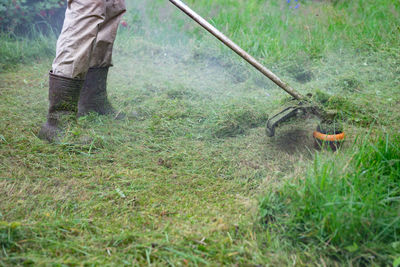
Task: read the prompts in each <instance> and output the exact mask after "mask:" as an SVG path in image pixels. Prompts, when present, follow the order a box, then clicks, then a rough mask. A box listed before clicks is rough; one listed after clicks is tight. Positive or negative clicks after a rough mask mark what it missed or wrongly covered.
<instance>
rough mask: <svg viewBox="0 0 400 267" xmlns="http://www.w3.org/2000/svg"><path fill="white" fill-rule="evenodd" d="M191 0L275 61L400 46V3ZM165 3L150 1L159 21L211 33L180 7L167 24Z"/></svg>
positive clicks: (193, 31) (194, 33)
mask: <svg viewBox="0 0 400 267" xmlns="http://www.w3.org/2000/svg"><path fill="white" fill-rule="evenodd" d="M186 2H187V3H188V4H189V6H191V7H192V8H193V9H194V10H195V11H197V12H198V13H199V14H201V15H202V16H204V17H205V18H206V19H207V20H209V21H210V22H211V23H212V24H214V25H215V26H216V27H217V28H219V29H220V30H221V31H222V32H224V33H226V34H227V35H228V36H229V37H230V38H231V39H232V40H234V41H235V42H237V43H238V44H239V45H241V46H242V47H243V48H244V49H246V50H248V51H249V52H250V53H252V54H254V55H256V56H257V57H263V58H265V59H267V60H270V61H277V60H282V59H294V58H297V57H310V58H320V57H322V56H323V55H324V54H325V52H327V51H330V50H340V49H344V48H346V49H347V48H351V47H352V48H354V49H361V50H367V51H370V50H371V49H372V50H379V49H383V48H385V47H395V46H398V45H399V39H398V35H399V33H400V29H399V28H398V25H399V24H400V3H399V2H398V1H391V0H379V1H374V0H358V1H299V3H300V5H299V7H298V8H294V6H293V4H291V3H288V1H286V0H281V1H280V0H276V1H233V0H219V1H207V0H196V1H194V0H188V1H186ZM292 2H294V1H292ZM162 3H164V5H168V4H169V3H167V4H166V3H165V2H164V1H154V2H152V3H151V4H148V9H149V11H150V13H151V14H152V18H153V19H154V20H155V21H156V22H157V23H159V24H163V25H164V26H165V27H171V26H170V25H171V24H174V23H177V24H178V25H179V26H180V27H181V30H182V31H185V32H190V34H192V36H196V37H197V38H202V37H201V36H204V35H206V34H207V33H202V30H201V29H200V28H199V27H197V26H195V23H194V22H193V25H192V26H191V22H189V21H188V20H187V19H186V18H185V15H181V14H179V13H180V12H179V11H178V10H177V11H176V13H175V14H176V15H174V16H172V17H169V18H168V23H165V17H163V16H162V15H161V13H162V12H158V10H161V9H162V8H163V9H165V7H164V5H163V4H162ZM178 14H179V15H178Z"/></svg>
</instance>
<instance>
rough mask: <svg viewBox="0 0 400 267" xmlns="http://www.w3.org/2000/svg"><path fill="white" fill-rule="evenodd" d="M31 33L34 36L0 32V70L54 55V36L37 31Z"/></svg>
mask: <svg viewBox="0 0 400 267" xmlns="http://www.w3.org/2000/svg"><path fill="white" fill-rule="evenodd" d="M32 35H33V36H34V37H31V38H26V37H21V36H15V35H13V34H11V33H0V71H6V70H10V69H13V68H15V66H16V65H19V64H23V63H28V62H31V61H39V60H40V59H43V58H48V57H51V56H54V55H55V51H54V49H55V37H54V36H52V35H51V36H49V35H43V34H41V33H39V32H34V33H33V34H32Z"/></svg>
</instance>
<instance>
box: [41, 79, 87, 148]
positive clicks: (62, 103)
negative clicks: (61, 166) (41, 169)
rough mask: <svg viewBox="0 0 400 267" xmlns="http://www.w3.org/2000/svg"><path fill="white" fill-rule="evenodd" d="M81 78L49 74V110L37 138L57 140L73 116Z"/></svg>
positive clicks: (75, 110) (81, 84)
mask: <svg viewBox="0 0 400 267" xmlns="http://www.w3.org/2000/svg"><path fill="white" fill-rule="evenodd" d="M83 82H84V81H83V80H78V79H70V78H66V77H62V76H58V75H55V74H53V73H51V72H50V74H49V102H50V103H49V112H48V115H47V121H46V123H45V124H43V125H42V128H41V130H40V132H39V138H40V139H42V140H47V141H49V142H57V141H59V139H60V137H61V134H62V130H63V128H64V127H65V125H66V124H67V123H68V121H70V120H71V118H75V115H76V112H77V106H78V99H79V93H80V90H81V88H82V86H83Z"/></svg>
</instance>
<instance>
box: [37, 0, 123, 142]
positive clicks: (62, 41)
mask: <svg viewBox="0 0 400 267" xmlns="http://www.w3.org/2000/svg"><path fill="white" fill-rule="evenodd" d="M125 10H126V8H125V0H68V6H67V10H66V13H65V20H64V25H63V29H62V32H61V34H60V36H59V38H58V41H57V49H56V57H55V59H54V62H53V65H52V71H51V72H50V74H49V102H50V103H49V111H48V115H47V122H46V123H45V124H44V125H43V126H42V128H41V130H40V133H39V137H40V138H41V139H46V140H48V141H50V142H54V141H57V139H58V138H59V136H60V134H61V132H62V128H63V127H64V124H66V123H67V122H68V121H69V120H70V119H71V118H74V117H75V116H77V115H78V116H82V115H85V114H87V113H89V112H97V113H99V114H109V113H113V108H112V106H111V104H110V103H109V101H108V99H107V89H106V83H107V74H108V69H109V67H110V66H112V49H113V44H114V40H115V37H116V35H117V30H118V25H119V23H120V20H121V16H122V15H123V13H124V12H125Z"/></svg>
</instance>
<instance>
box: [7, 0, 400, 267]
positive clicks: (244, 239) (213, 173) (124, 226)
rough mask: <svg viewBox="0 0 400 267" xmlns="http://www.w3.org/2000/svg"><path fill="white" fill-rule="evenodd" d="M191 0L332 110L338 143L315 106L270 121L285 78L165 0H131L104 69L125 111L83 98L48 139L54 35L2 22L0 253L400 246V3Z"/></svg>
mask: <svg viewBox="0 0 400 267" xmlns="http://www.w3.org/2000/svg"><path fill="white" fill-rule="evenodd" d="M188 3H189V4H190V6H192V7H193V9H195V10H196V11H198V12H199V13H200V14H202V15H204V16H205V17H206V18H207V19H209V20H210V21H211V22H212V23H213V24H214V25H216V26H217V27H218V28H220V29H221V30H222V31H223V32H225V33H226V34H227V35H228V36H230V37H231V38H232V39H233V40H235V41H236V42H238V43H239V44H240V45H241V46H243V48H245V49H246V50H249V51H250V52H251V53H252V54H254V56H256V57H257V58H260V60H261V61H262V62H263V63H265V64H266V65H267V67H269V68H271V69H272V70H273V71H274V72H276V73H277V74H279V76H281V77H282V79H284V80H287V81H289V82H290V83H291V84H292V86H293V87H295V88H296V89H298V90H299V91H300V92H301V93H304V94H305V93H309V92H310V93H313V94H314V98H315V99H316V100H318V101H320V102H321V103H323V104H324V105H326V106H327V107H328V108H335V109H339V110H340V111H341V115H342V118H343V119H344V127H345V131H346V133H347V141H346V142H345V143H344V146H343V147H342V149H341V150H340V151H338V152H336V153H332V152H329V151H317V150H315V148H314V140H313V139H312V135H311V133H312V131H313V130H314V129H315V127H316V121H315V120H313V119H309V120H295V121H291V122H289V123H288V124H285V125H282V127H279V128H278V129H277V134H276V136H275V137H274V138H267V137H266V136H265V129H264V123H265V121H266V119H267V117H268V115H270V114H272V113H273V112H274V111H275V110H276V109H277V108H279V107H280V105H281V104H282V102H283V101H285V98H284V97H285V94H284V93H283V92H282V91H281V90H278V88H276V86H275V85H274V84H272V83H271V82H269V81H267V80H266V78H265V77H263V76H261V75H260V74H259V73H257V72H256V71H254V70H252V69H251V68H250V67H249V66H248V65H247V64H246V63H244V62H242V61H241V60H240V59H238V58H237V56H236V55H234V54H233V53H232V52H231V51H230V50H229V49H227V48H225V47H224V46H222V45H221V44H219V43H218V42H217V41H215V40H214V39H213V37H210V36H209V34H208V33H206V32H204V31H203V30H201V29H200V28H199V27H198V26H196V24H194V23H193V22H191V21H190V20H188V19H187V18H186V17H185V16H184V15H183V14H181V13H180V12H179V11H178V10H177V9H176V8H175V7H173V6H171V5H170V4H169V3H168V2H167V1H128V3H127V4H128V8H129V11H128V13H127V14H126V15H125V18H124V19H125V20H126V21H127V22H128V25H129V27H128V28H121V29H120V31H119V34H118V38H117V42H116V44H115V54H114V65H115V67H113V68H112V69H111V70H110V75H109V83H108V85H109V89H110V90H109V97H110V100H111V102H112V103H113V104H114V106H115V108H116V109H117V110H120V111H123V112H125V113H126V114H127V118H126V119H125V120H122V121H114V120H112V118H110V117H104V116H95V115H90V116H87V117H84V118H80V119H79V120H77V121H74V122H71V123H70V125H69V126H68V127H67V129H66V134H65V137H64V139H63V140H62V142H61V143H60V144H48V143H46V142H42V141H41V140H39V139H38V138H37V137H36V135H37V133H38V131H39V128H40V125H41V123H42V122H43V121H44V120H45V117H46V112H47V104H48V103H47V90H48V88H47V83H48V81H47V79H48V77H47V73H48V70H49V68H50V66H51V58H49V55H50V56H52V55H53V54H54V47H55V40H54V39H52V38H49V39H47V38H44V37H43V36H39V37H38V38H34V39H31V40H28V39H18V40H16V39H15V38H11V37H10V36H5V35H3V36H2V37H1V38H0V49H2V50H1V51H2V53H0V57H2V58H1V59H2V60H1V61H0V62H1V64H3V65H2V66H3V67H2V68H3V71H2V72H1V73H0V103H1V104H0V114H1V116H0V221H1V222H0V266H3V265H4V266H16V265H17V266H20V265H28V264H32V265H36V266H47V265H55V266H58V265H60V266H62V265H90V266H92V265H101V266H115V265H118V266H121V265H134V266H145V265H148V266H165V265H170V266H181V265H184V266H185V265H189V266H205V265H210V266H220V265H239V266H257V265H262V266H264V265H270V266H288V265H298V266H318V265H324V266H326V265H328V266H335V265H336V266H341V265H351V264H352V265H366V264H376V265H391V264H392V263H393V262H395V261H396V259H397V261H398V258H399V256H400V252H399V247H400V246H399V243H398V242H399V240H398V234H399V233H398V231H399V227H398V225H399V224H398V222H397V221H396V219H397V218H398V207H399V205H398V204H399V203H398V193H399V191H398V188H397V187H396V185H397V184H398V176H396V174H397V173H398V172H397V173H396V171H397V170H398V168H399V165H398V161H397V159H398V149H399V146H398V141H399V140H398V138H397V137H396V136H398V129H399V121H400V115H399V114H400V110H399V103H400V87H399V84H400V80H399V77H400V76H399V74H400V69H399V66H400V56H399V55H400V53H399V34H398V32H396V31H397V30H398V25H399V23H398V19H399V16H398V14H399V13H400V12H399V5H398V4H397V2H394V1H383V0H380V1H379V3H378V1H366V0H365V1H307V2H305V1H304V2H303V1H302V2H301V6H300V8H299V9H296V10H294V9H290V8H289V7H288V5H287V3H286V1H278V0H275V1H228V0H218V1H202V0H201V1H188ZM317 15H318V16H317ZM51 47H53V48H51ZM49 48H51V49H50V50H49ZM3 51H6V52H4V53H3ZM3 59H4V60H3ZM19 63H23V64H19ZM6 65H7V68H5V67H4V66H6ZM4 70H6V71H4ZM368 133H369V136H368V137H365V138H364V137H362V136H365V135H367V134H368ZM358 136H360V137H358ZM387 136H388V138H386V137H387ZM356 137H358V139H357V138H356ZM396 179H397V180H396ZM322 182H323V184H322V185H321V183H322ZM391 185H393V186H391ZM321 186H322V187H321ZM321 188H322V189H323V190H321ZM306 196H309V197H306ZM396 197H397V198H396ZM351 198H353V199H351ZM257 199H261V201H260V203H257ZM291 199H292V200H293V201H289V200H291ZM294 200H296V201H294ZM335 201H336V202H335ZM339 202H340V205H330V204H329V203H339ZM327 203H328V204H329V205H327ZM284 204H285V205H284ZM358 204H359V205H358ZM260 207H261V208H260ZM350 211H352V213H350ZM396 212H397V217H396V216H395V215H396ZM266 219H268V220H269V223H268V225H265V221H266ZM349 233H350V234H349ZM352 233H357V234H354V235H352Z"/></svg>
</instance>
